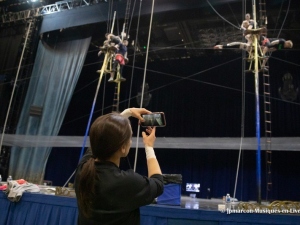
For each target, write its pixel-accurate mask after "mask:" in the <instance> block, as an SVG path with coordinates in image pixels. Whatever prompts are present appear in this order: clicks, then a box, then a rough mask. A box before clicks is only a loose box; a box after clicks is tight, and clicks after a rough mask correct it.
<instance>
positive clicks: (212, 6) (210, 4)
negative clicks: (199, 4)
mask: <svg viewBox="0 0 300 225" xmlns="http://www.w3.org/2000/svg"><path fill="white" fill-rule="evenodd" d="M206 1H207V4H209V6H210V7H211V8H212V9H213V10H214V11H215V13H216V14H217V15H218V16H219V17H221V19H222V20H224V21H226V22H227V23H229V24H230V25H231V26H233V27H235V28H236V29H238V30H240V27H237V26H236V25H234V24H233V23H231V22H229V21H228V20H226V19H225V18H224V17H223V16H221V15H220V14H219V13H218V12H217V10H215V8H214V7H213V6H212V5H211V4H210V2H209V1H208V0H206Z"/></svg>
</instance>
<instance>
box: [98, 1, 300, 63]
mask: <svg viewBox="0 0 300 225" xmlns="http://www.w3.org/2000/svg"><path fill="white" fill-rule="evenodd" d="M176 2H178V1H174V0H173V1H170V4H174V7H173V9H172V10H169V11H165V12H159V13H155V14H154V16H153V22H152V29H151V38H150V45H149V60H170V59H172V58H174V59H178V58H190V57H194V56H201V55H204V54H207V52H209V51H211V49H212V48H213V46H214V45H215V44H216V43H217V42H220V43H221V44H226V43H229V42H233V41H244V40H243V37H242V31H241V30H240V29H239V28H240V24H241V23H242V20H243V19H244V12H243V8H246V10H245V12H246V13H251V14H252V12H251V11H252V10H251V9H252V6H251V2H252V1H246V5H243V4H242V2H244V1H236V0H226V1H217V0H215V1H201V2H202V3H201V5H199V4H197V6H195V7H194V8H192V7H182V5H178V6H175V5H176V4H175V3H176ZM184 2H185V4H186V5H190V6H193V5H195V4H194V3H195V1H192V0H187V1H184ZM211 2H212V3H211ZM256 2H257V5H258V4H259V1H256ZM155 4H156V5H158V7H159V5H160V4H161V3H160V2H159V1H156V3H155ZM136 7H137V6H136ZM256 8H257V9H256V10H257V12H256V14H257V16H256V17H257V20H258V17H259V7H258V6H257V7H256ZM266 10H267V12H266V14H267V23H268V24H267V28H268V36H269V37H281V38H284V39H287V40H292V41H293V43H294V48H293V50H295V51H300V45H299V43H300V7H299V5H297V2H296V1H295V0H294V1H293V0H291V1H280V0H278V1H272V3H269V2H266ZM137 20H138V19H137V18H133V20H132V24H131V26H130V28H129V35H130V41H134V42H135V43H137V50H138V52H142V53H143V52H145V51H146V47H147V42H148V36H149V25H150V15H149V14H148V15H143V16H142V17H140V21H139V23H140V24H139V26H138V27H137ZM118 23H122V21H121V20H120V21H118ZM119 27H122V26H121V25H119ZM136 32H138V39H137V40H134V39H135V37H136ZM103 36H104V35H103V34H95V35H94V37H93V43H94V44H95V45H101V43H102V42H103V39H104V37H103ZM129 49H130V48H129ZM131 50H133V48H131ZM129 51H130V50H129ZM231 52H232V51H231ZM236 52H240V51H236ZM130 53H131V54H133V51H131V52H130ZM141 55H142V54H141ZM137 59H138V57H137Z"/></svg>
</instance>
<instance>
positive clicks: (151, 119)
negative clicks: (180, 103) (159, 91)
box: [141, 112, 166, 127]
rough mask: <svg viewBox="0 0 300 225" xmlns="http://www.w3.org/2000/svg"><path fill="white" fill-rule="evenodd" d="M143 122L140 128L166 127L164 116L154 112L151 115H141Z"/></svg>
mask: <svg viewBox="0 0 300 225" xmlns="http://www.w3.org/2000/svg"><path fill="white" fill-rule="evenodd" d="M142 117H143V118H144V120H145V121H144V122H141V126H142V127H164V126H166V119H165V114H164V113H163V112H156V113H151V114H142Z"/></svg>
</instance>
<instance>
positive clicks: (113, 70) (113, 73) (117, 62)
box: [108, 60, 119, 82]
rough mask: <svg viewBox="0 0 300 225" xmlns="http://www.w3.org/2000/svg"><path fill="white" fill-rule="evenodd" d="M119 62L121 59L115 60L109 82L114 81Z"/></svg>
mask: <svg viewBox="0 0 300 225" xmlns="http://www.w3.org/2000/svg"><path fill="white" fill-rule="evenodd" d="M118 64H119V61H118V60H115V61H114V64H113V68H112V71H111V73H110V78H109V80H108V82H113V81H114V78H115V73H116V68H117V66H118Z"/></svg>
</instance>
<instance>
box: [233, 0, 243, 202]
mask: <svg viewBox="0 0 300 225" xmlns="http://www.w3.org/2000/svg"><path fill="white" fill-rule="evenodd" d="M242 12H243V15H245V14H246V0H244V1H243V4H242ZM245 56H246V52H245V51H242V59H243V60H242V113H241V140H240V149H239V156H238V163H237V168H236V175H235V184H234V191H233V198H235V196H236V187H237V182H238V177H239V170H240V161H241V155H242V146H243V140H244V136H245V75H246V73H245V66H246V63H245V60H244V58H245ZM242 187H243V185H242V186H241V190H242ZM242 196H243V195H242V191H241V199H242Z"/></svg>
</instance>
